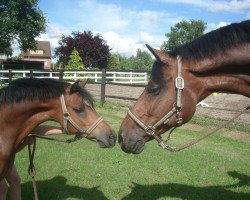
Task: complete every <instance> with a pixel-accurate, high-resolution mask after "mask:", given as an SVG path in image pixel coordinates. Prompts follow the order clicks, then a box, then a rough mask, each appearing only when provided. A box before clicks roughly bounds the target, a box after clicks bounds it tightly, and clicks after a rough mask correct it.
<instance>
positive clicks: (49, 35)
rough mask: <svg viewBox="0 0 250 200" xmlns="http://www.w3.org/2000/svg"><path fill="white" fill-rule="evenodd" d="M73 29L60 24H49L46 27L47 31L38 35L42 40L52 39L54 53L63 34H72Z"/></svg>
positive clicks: (51, 44)
mask: <svg viewBox="0 0 250 200" xmlns="http://www.w3.org/2000/svg"><path fill="white" fill-rule="evenodd" d="M70 34H71V31H70V30H69V29H68V28H66V27H63V26H61V25H58V24H49V25H48V27H47V28H46V33H44V34H41V35H40V36H39V37H37V38H36V39H37V40H42V41H50V46H51V49H52V53H53V51H54V49H55V48H56V47H58V41H59V39H60V38H61V37H62V35H70Z"/></svg>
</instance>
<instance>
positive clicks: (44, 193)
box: [22, 176, 108, 200]
mask: <svg viewBox="0 0 250 200" xmlns="http://www.w3.org/2000/svg"><path fill="white" fill-rule="evenodd" d="M66 182H67V179H66V178H65V177H63V176H56V177H54V178H52V179H50V180H43V181H36V184H37V188H38V196H39V199H40V200H44V199H46V200H49V199H51V200H64V199H68V198H76V199H86V200H97V199H98V200H108V199H107V198H106V197H105V196H104V194H103V193H102V192H101V191H100V190H99V189H98V188H99V187H93V188H84V187H79V186H74V185H67V183H66ZM22 199H34V193H33V187H32V183H31V182H27V183H24V184H22Z"/></svg>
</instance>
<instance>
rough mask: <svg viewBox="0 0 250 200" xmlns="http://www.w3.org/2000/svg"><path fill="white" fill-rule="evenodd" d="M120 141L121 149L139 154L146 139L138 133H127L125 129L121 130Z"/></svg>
mask: <svg viewBox="0 0 250 200" xmlns="http://www.w3.org/2000/svg"><path fill="white" fill-rule="evenodd" d="M118 141H119V144H120V146H121V149H122V150H123V151H124V152H125V153H133V154H139V153H141V152H142V151H143V149H144V145H145V140H144V139H143V138H142V137H141V136H140V135H138V134H136V133H131V134H127V133H126V132H125V131H122V130H120V131H119V135H118Z"/></svg>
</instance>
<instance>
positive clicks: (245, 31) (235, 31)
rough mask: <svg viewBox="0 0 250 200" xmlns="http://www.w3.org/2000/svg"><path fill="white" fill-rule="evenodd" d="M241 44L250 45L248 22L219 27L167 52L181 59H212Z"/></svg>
mask: <svg viewBox="0 0 250 200" xmlns="http://www.w3.org/2000/svg"><path fill="white" fill-rule="evenodd" d="M243 43H250V20H246V21H243V22H241V23H233V24H231V25H228V26H225V27H221V28H219V29H217V30H214V31H211V32H209V33H207V34H205V35H202V36H201V37H199V38H197V39H195V40H194V41H192V42H190V43H187V44H185V45H183V46H180V47H177V48H175V49H174V50H173V51H170V52H168V53H169V54H170V55H172V56H177V55H180V56H181V57H182V58H183V59H197V60H198V59H202V58H205V57H212V56H214V55H215V54H216V53H218V52H221V51H225V50H227V49H230V48H232V47H235V46H237V45H240V44H243Z"/></svg>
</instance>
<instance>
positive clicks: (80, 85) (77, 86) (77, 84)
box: [67, 79, 88, 94]
mask: <svg viewBox="0 0 250 200" xmlns="http://www.w3.org/2000/svg"><path fill="white" fill-rule="evenodd" d="M87 82H88V79H87V80H83V81H80V80H77V81H76V82H75V83H73V84H72V85H70V86H69V87H68V88H67V91H68V92H69V93H70V94H72V93H75V92H78V91H79V90H80V88H82V89H83V88H84V87H85V85H86V83H87Z"/></svg>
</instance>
